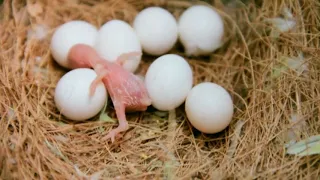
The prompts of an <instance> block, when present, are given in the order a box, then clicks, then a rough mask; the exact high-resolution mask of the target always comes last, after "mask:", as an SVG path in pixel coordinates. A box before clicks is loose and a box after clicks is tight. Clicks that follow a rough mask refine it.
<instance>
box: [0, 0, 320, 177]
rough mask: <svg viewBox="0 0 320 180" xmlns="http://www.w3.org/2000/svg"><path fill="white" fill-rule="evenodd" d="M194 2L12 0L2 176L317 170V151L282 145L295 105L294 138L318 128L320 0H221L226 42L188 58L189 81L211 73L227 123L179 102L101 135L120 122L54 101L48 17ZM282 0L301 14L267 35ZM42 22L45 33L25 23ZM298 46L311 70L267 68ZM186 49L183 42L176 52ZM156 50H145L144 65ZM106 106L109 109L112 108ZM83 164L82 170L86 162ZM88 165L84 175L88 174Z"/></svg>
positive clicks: (6, 24) (5, 9)
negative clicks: (233, 0)
mask: <svg viewBox="0 0 320 180" xmlns="http://www.w3.org/2000/svg"><path fill="white" fill-rule="evenodd" d="M191 4H192V3H191V1H190V2H189V1H172V0H171V1H163V0H148V1H135V0H127V1H124V0H109V1H98V0H68V1H67V0H54V1H49V0H41V1H35V0H27V1H22V0H12V1H10V0H7V1H4V3H3V5H2V9H1V24H0V25H1V27H0V44H1V49H0V68H1V71H0V77H1V78H0V85H1V86H0V87H1V88H0V90H1V92H0V102H1V106H0V108H1V109H0V112H1V121H0V128H1V131H0V138H1V141H0V143H1V145H0V169H1V171H0V177H1V178H2V179H72V178H76V179H80V178H89V177H90V176H91V175H92V174H95V173H96V174H95V175H94V176H91V177H92V179H97V177H100V176H101V177H102V178H103V179H114V178H117V179H162V178H165V179H190V178H191V177H193V179H212V178H213V179H227V178H232V179H234V178H236V179H256V178H258V179H316V177H319V174H320V168H319V160H320V157H319V156H307V157H294V156H288V155H286V154H285V153H286V152H285V143H286V142H287V141H286V134H287V132H288V131H289V130H290V128H291V127H293V125H294V124H293V123H292V121H291V116H292V114H293V113H294V114H296V115H297V116H298V117H300V120H298V121H297V122H300V121H304V122H305V127H304V129H303V131H300V132H299V135H298V136H297V137H298V138H304V137H307V136H311V135H315V134H319V133H320V121H319V110H320V101H319V100H320V95H319V90H320V82H319V81H320V64H319V56H320V52H319V48H320V26H319V25H320V8H319V6H320V5H319V1H317V0H305V1H290V0H281V1H263V2H260V1H259V2H256V4H254V3H252V2H250V1H249V2H247V4H240V5H239V4H238V5H237V7H231V5H224V4H223V3H221V2H220V1H216V2H215V4H214V6H215V7H216V8H217V9H218V10H219V12H220V13H221V14H222V15H223V17H224V19H225V23H226V27H227V31H226V32H227V34H226V39H225V42H226V43H225V45H224V46H223V47H222V48H221V49H219V50H218V51H216V52H215V53H213V54H212V55H211V57H209V58H205V57H201V58H198V59H195V58H194V59H191V58H188V60H189V62H190V64H191V65H192V67H193V70H194V74H195V83H199V82H202V81H212V82H216V83H218V84H220V85H222V86H223V87H225V88H226V89H227V90H228V91H229V92H230V93H231V95H232V96H233V99H234V103H235V114H234V118H233V121H232V123H231V125H230V126H229V127H228V128H227V129H225V130H224V131H223V132H221V133H218V134H213V135H205V134H201V133H200V132H198V131H197V130H195V129H193V128H192V126H191V125H190V124H189V123H188V121H187V119H186V117H185V114H184V111H183V106H182V107H181V108H179V109H177V110H176V111H174V112H169V114H166V113H164V114H163V113H162V114H160V115H161V116H160V115H159V114H158V113H155V112H154V111H153V110H148V111H147V112H144V113H133V114H128V118H129V124H130V129H129V131H128V132H127V133H126V134H125V135H124V137H123V139H121V140H118V141H116V142H115V143H114V144H110V143H107V142H102V141H100V139H101V138H102V137H104V136H105V135H106V133H107V132H108V131H109V130H110V129H111V128H113V127H114V126H116V124H112V123H106V122H101V121H98V120H97V118H94V119H93V120H90V121H87V122H84V123H73V122H70V121H67V120H66V119H64V118H63V117H62V116H61V115H60V114H59V112H58V111H57V109H56V107H55V104H54V101H53V92H54V88H55V84H56V82H57V81H58V80H59V77H61V76H62V75H63V73H65V72H66V70H65V69H62V68H61V67H59V66H58V65H57V64H56V63H55V62H54V61H53V59H52V57H51V55H50V51H49V43H50V37H51V35H52V32H53V31H54V30H55V28H56V27H57V26H58V25H60V24H62V23H64V22H67V21H69V20H72V19H82V20H86V21H88V22H90V23H93V24H94V25H96V26H101V25H102V24H103V23H104V22H106V21H107V20H110V19H113V18H118V19H123V20H126V21H128V22H132V20H133V17H134V16H135V14H136V13H137V12H138V11H139V10H141V9H142V8H144V7H146V6H151V5H161V6H163V7H165V8H167V9H169V10H170V11H171V12H172V13H173V14H174V15H175V16H179V14H180V13H181V12H182V10H183V9H184V8H186V7H188V6H190V5H191ZM284 7H288V8H289V9H291V10H292V11H293V14H294V16H295V17H296V18H297V20H298V21H297V22H298V23H297V26H296V29H295V31H290V32H286V33H283V34H281V35H280V36H279V38H276V39H275V38H273V37H271V36H270V35H269V32H270V29H271V26H270V25H268V24H266V23H265V22H264V19H265V18H273V17H277V16H278V15H279V14H280V13H281V11H282V9H283V8H284ZM37 25H45V26H46V27H47V28H48V30H49V31H48V34H47V36H45V38H44V39H40V40H39V39H35V38H33V39H30V37H29V39H28V36H27V35H28V30H29V29H30V28H33V29H36V28H37ZM299 51H301V52H303V54H304V57H305V63H307V65H308V71H307V72H305V73H304V74H303V75H301V74H298V73H297V72H295V71H294V70H290V69H289V70H287V71H284V72H283V73H281V74H280V75H278V76H277V77H276V78H272V76H271V75H272V72H273V71H274V68H275V67H277V65H278V64H279V62H280V59H281V57H282V56H286V57H291V56H297V55H298V53H299ZM172 52H174V53H178V54H182V55H183V53H182V52H183V51H182V49H181V45H179V44H178V45H177V47H176V48H175V49H174V50H173V51H172ZM150 59H154V57H144V63H143V65H142V66H141V70H140V72H141V73H144V72H145V70H146V68H147V66H148V65H149V64H150V62H151V61H150ZM108 112H109V113H110V116H112V117H115V115H114V110H113V109H111V108H108ZM81 172H82V173H81ZM85 174H86V175H85Z"/></svg>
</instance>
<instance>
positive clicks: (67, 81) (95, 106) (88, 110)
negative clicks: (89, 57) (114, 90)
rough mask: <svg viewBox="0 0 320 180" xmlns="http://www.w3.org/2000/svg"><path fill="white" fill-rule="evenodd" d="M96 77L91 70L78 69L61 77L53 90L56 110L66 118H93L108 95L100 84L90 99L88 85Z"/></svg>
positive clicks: (79, 119) (80, 119)
mask: <svg viewBox="0 0 320 180" xmlns="http://www.w3.org/2000/svg"><path fill="white" fill-rule="evenodd" d="M96 77H97V74H96V73H95V72H94V70H92V69H88V68H78V69H74V70H71V71H69V72H68V73H66V74H65V75H63V76H62V77H61V79H60V80H59V81H58V84H57V86H56V89H55V96H54V100H55V103H56V106H57V108H58V110H59V111H60V112H61V114H63V115H64V116H66V117H67V118H69V119H71V120H75V121H83V120H87V119H89V118H92V117H94V116H95V115H97V114H98V113H99V111H101V109H102V108H103V106H104V104H105V103H106V101H107V98H108V94H107V90H106V88H105V86H104V84H103V83H102V82H101V83H99V85H98V86H97V88H96V91H95V93H94V95H93V96H92V97H90V95H89V91H90V85H91V83H92V82H93V80H94V79H95V78H96Z"/></svg>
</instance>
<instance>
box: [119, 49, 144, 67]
mask: <svg viewBox="0 0 320 180" xmlns="http://www.w3.org/2000/svg"><path fill="white" fill-rule="evenodd" d="M141 55H142V53H141V52H139V51H134V52H129V53H123V54H121V55H120V56H119V57H118V58H117V60H116V63H118V64H119V65H121V66H122V65H123V64H124V63H125V62H126V61H127V60H128V59H129V58H130V57H133V56H141Z"/></svg>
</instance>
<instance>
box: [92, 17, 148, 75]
mask: <svg viewBox="0 0 320 180" xmlns="http://www.w3.org/2000/svg"><path fill="white" fill-rule="evenodd" d="M95 49H96V50H97V52H98V54H99V55H100V56H101V57H102V58H104V59H105V60H107V61H110V62H115V61H116V60H117V58H118V57H119V56H120V55H121V54H123V53H130V52H133V51H135V52H142V48H141V44H140V41H139V38H138V36H137V34H136V32H135V31H134V29H133V28H132V27H131V26H130V25H129V24H128V23H127V22H125V21H122V20H111V21H108V22H107V23H105V24H104V25H103V26H102V27H101V28H100V29H99V33H98V38H97V43H96V45H95ZM140 61H141V56H132V57H130V58H128V60H126V61H125V63H124V64H123V67H124V68H125V69H126V70H128V71H130V72H134V71H136V70H137V68H138V67H139V64H140Z"/></svg>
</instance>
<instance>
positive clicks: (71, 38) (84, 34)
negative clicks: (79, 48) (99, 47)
mask: <svg viewBox="0 0 320 180" xmlns="http://www.w3.org/2000/svg"><path fill="white" fill-rule="evenodd" d="M97 34H98V29H97V28H96V27H95V26H93V25H92V24H90V23H88V22H86V21H82V20H73V21H69V22H67V23H64V24H62V25H60V26H59V27H58V28H57V29H56V30H55V32H54V33H53V36H52V38H51V44H50V50H51V54H52V56H53V58H54V60H55V61H56V62H57V63H58V64H59V65H60V66H63V67H65V68H70V67H69V66H68V59H67V57H68V53H69V50H70V49H71V47H72V46H74V45H76V44H80V43H81V44H86V45H89V46H91V47H94V45H95V42H96V37H97Z"/></svg>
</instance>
